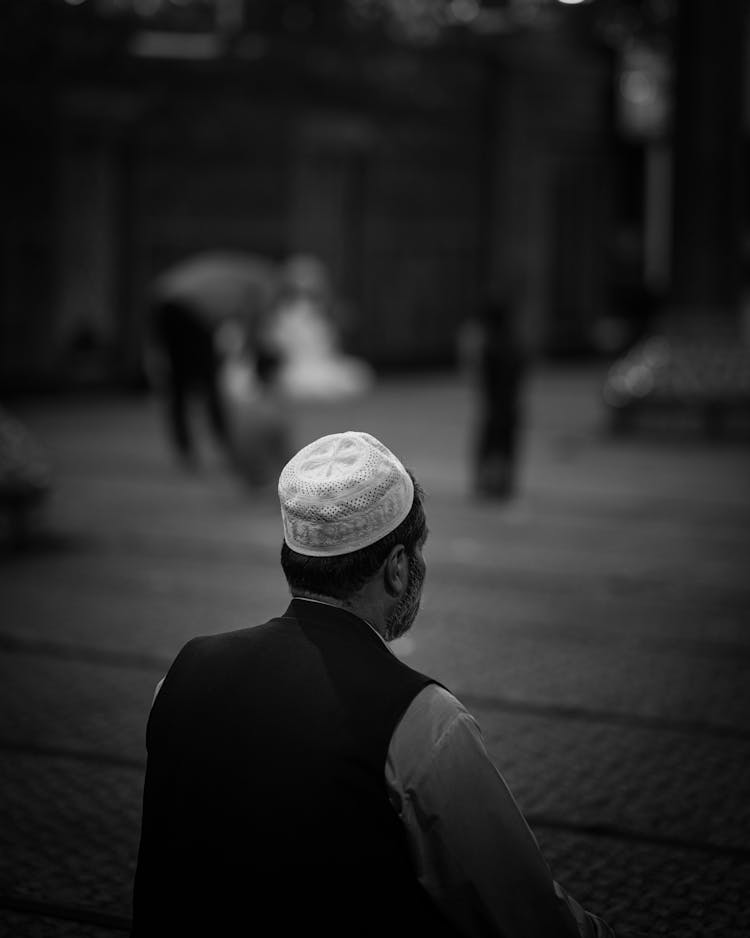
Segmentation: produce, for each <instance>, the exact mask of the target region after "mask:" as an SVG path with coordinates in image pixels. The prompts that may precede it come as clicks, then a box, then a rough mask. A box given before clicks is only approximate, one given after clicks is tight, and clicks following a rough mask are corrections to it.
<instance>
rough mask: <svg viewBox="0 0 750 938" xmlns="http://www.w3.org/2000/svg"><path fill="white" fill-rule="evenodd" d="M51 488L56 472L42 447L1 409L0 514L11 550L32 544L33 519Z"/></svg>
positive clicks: (29, 432) (20, 423)
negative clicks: (0, 514) (2, 516)
mask: <svg viewBox="0 0 750 938" xmlns="http://www.w3.org/2000/svg"><path fill="white" fill-rule="evenodd" d="M51 486H52V471H51V467H50V463H49V459H48V457H47V454H46V453H45V452H44V450H43V448H42V446H41V445H40V443H39V442H38V441H37V439H36V438H35V437H34V435H33V434H32V433H31V431H30V430H29V429H28V428H27V427H26V426H25V425H24V424H23V423H22V422H21V421H20V420H19V419H18V418H17V417H15V416H14V415H13V414H11V413H10V412H9V411H7V410H6V409H5V408H3V407H0V512H2V514H3V515H4V516H5V521H6V523H7V524H6V528H7V535H8V542H9V546H10V548H11V550H19V549H21V548H23V547H26V546H27V545H28V544H29V543H30V540H31V533H32V532H31V527H32V519H33V517H34V515H35V513H36V512H37V510H38V508H39V506H40V505H41V504H42V503H43V502H44V501H45V499H46V498H47V497H48V496H49V494H50V490H51Z"/></svg>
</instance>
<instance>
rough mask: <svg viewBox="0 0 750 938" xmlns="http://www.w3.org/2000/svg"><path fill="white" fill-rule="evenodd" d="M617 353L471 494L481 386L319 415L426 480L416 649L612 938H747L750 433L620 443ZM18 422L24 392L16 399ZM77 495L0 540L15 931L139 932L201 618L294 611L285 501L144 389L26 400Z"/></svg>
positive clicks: (556, 396) (568, 375) (418, 662)
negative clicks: (614, 398)
mask: <svg viewBox="0 0 750 938" xmlns="http://www.w3.org/2000/svg"><path fill="white" fill-rule="evenodd" d="M602 378H603V375H602V373H601V371H600V370H597V369H586V370H584V369H577V370H563V369H557V370H555V369H545V370H542V371H540V372H539V373H537V374H536V375H535V376H534V377H533V379H532V381H531V383H530V386H529V393H528V400H527V431H526V434H525V441H524V450H523V454H522V463H521V470H522V471H521V487H520V491H519V493H518V496H517V497H516V498H515V499H514V500H513V501H512V502H510V503H508V504H503V503H481V502H477V501H475V500H474V499H472V498H471V497H470V495H469V485H468V479H469V476H468V464H467V454H468V452H469V447H470V439H471V430H472V420H473V417H472V398H471V393H470V390H469V389H468V388H467V387H466V386H465V385H463V384H462V383H461V381H460V380H459V379H456V378H453V377H450V376H448V377H440V378H413V379H407V378H404V379H398V380H396V379H391V380H388V381H383V382H382V383H381V385H380V386H379V387H378V389H377V390H376V391H375V392H374V393H373V394H372V395H371V396H370V397H368V398H366V399H364V400H360V401H356V402H348V403H338V404H330V405H315V404H307V405H305V406H304V407H300V408H299V409H298V410H297V411H296V412H295V413H294V414H293V427H294V438H295V442H296V443H298V444H300V445H301V444H302V443H304V442H308V441H309V440H311V439H313V438H315V437H316V436H318V435H320V434H322V433H325V432H330V431H332V430H336V429H348V428H354V429H367V430H369V431H371V432H373V433H375V434H376V435H378V436H381V437H382V439H383V440H384V441H385V442H386V443H388V444H389V445H390V446H391V447H392V448H393V449H395V450H396V451H397V452H399V453H401V454H402V455H403V456H404V458H405V461H406V462H407V464H408V465H410V466H411V467H412V468H414V470H415V471H416V472H417V474H418V475H419V476H420V478H421V479H422V480H423V482H424V483H425V485H426V488H427V491H428V512H429V520H430V529H431V534H430V539H429V541H428V545H427V551H426V557H427V561H428V567H429V569H428V580H427V589H426V594H425V600H424V605H423V612H422V613H421V615H420V619H419V620H418V622H417V625H416V626H415V628H414V630H413V633H412V634H410V635H409V636H407V637H406V638H404V639H402V640H401V641H400V642H399V643H397V645H398V652H399V654H401V655H403V656H404V658H405V660H408V661H409V662H410V663H412V664H414V665H415V666H416V667H418V668H420V669H423V670H426V671H428V672H429V673H432V674H433V675H434V676H435V677H437V678H439V679H440V680H441V681H442V682H443V683H445V684H446V685H447V686H449V687H451V688H452V689H453V690H454V691H455V692H456V693H457V694H458V695H459V696H460V697H461V698H462V699H463V700H464V701H465V702H466V703H467V705H469V707H470V708H471V709H472V710H473V711H474V712H475V713H476V714H477V716H478V718H479V721H480V724H481V725H482V728H483V730H484V733H485V736H486V739H487V742H488V745H489V747H490V749H491V752H492V754H493V757H494V759H495V760H496V762H497V764H498V766H499V767H500V769H501V771H502V772H503V774H504V775H505V777H506V779H507V781H508V783H509V784H510V786H511V789H512V790H513V791H514V793H515V795H516V798H517V800H518V801H519V803H520V805H521V807H522V809H523V810H524V813H525V814H526V816H527V818H528V819H529V822H530V824H531V826H532V827H533V829H534V831H535V833H536V835H537V837H538V839H539V841H540V843H541V845H542V848H543V850H544V853H545V855H546V857H547V860H548V862H549V864H550V866H551V868H552V870H553V873H554V875H555V877H556V878H557V879H558V880H559V881H560V882H561V883H562V884H563V885H564V886H565V887H566V888H567V889H568V890H569V891H570V892H571V893H572V894H573V895H574V896H575V897H576V898H578V899H579V901H580V902H582V903H583V904H584V905H586V906H587V907H589V908H590V909H592V911H596V912H597V913H599V914H601V915H602V916H603V917H605V918H606V919H607V920H608V921H610V922H611V924H612V925H613V926H614V927H615V928H616V930H617V933H618V936H619V938H629V936H630V938H637V936H650V935H674V936H680V938H690V936H704V935H714V934H715V935H721V936H722V938H740V936H744V938H747V936H748V935H750V901H749V899H748V896H750V614H749V613H750V577H749V576H748V570H749V569H750V567H749V566H748V559H749V557H750V550H749V549H748V548H749V547H750V524H749V522H750V446H748V441H747V439H744V440H741V439H740V440H735V441H725V442H723V443H713V444H711V445H709V444H708V443H707V442H706V441H705V440H704V439H703V438H702V437H700V436H699V435H695V434H694V433H693V432H692V431H691V429H690V428H685V429H684V430H683V431H682V432H673V431H672V430H670V428H669V427H668V426H664V427H660V428H655V429H651V430H649V429H648V428H647V429H646V430H644V432H643V433H641V435H639V436H636V437H634V438H632V439H621V438H613V437H611V436H609V435H608V434H607V433H606V432H605V419H604V416H603V412H602V408H601V405H600V400H599V389H600V387H601V382H602ZM17 412H18V408H17ZM20 414H21V416H23V417H24V419H25V420H26V422H27V424H28V425H29V426H30V427H31V429H32V430H33V431H34V432H35V433H36V434H37V435H38V436H39V437H40V438H41V439H42V440H43V441H44V443H45V444H46V445H47V447H48V448H49V450H50V452H51V454H52V456H53V460H54V464H55V468H56V478H57V486H56V492H55V495H54V497H53V499H52V501H51V503H50V505H49V507H48V510H47V512H46V515H45V516H44V517H43V518H42V519H41V524H42V526H41V529H40V532H39V538H38V542H37V544H36V546H35V547H34V548H33V549H28V550H27V551H25V552H23V553H20V554H16V555H11V554H10V553H9V552H8V550H7V549H5V550H4V551H2V552H0V755H1V758H0V935H3V936H6V935H7V936H12V938H16V936H19V938H20V936H34V938H37V936H38V938H42V936H48V935H49V936H52V935H54V936H63V935H66V936H67V935H70V936H76V938H79V936H80V938H88V936H92V938H94V936H96V938H105V936H109V938H112V936H116V935H117V934H122V933H123V932H125V931H126V930H127V921H128V914H129V901H130V887H131V878H132V873H133V866H134V861H135V854H136V848H137V839H138V827H139V814H140V796H141V786H142V780H143V764H144V742H143V739H144V727H145V721H146V717H147V713H148V707H149V703H150V700H151V696H152V693H153V688H154V685H155V683H156V681H157V680H158V679H159V677H160V676H161V675H162V674H163V672H164V670H165V668H166V667H167V665H168V663H169V661H170V659H171V658H172V657H173V655H174V654H175V653H176V652H177V650H178V649H179V648H180V646H181V645H182V644H183V643H184V642H185V641H186V640H187V639H188V638H189V637H190V636H192V635H194V634H198V633H205V632H213V631H220V630H224V629H229V628H237V627H241V626H243V625H245V624H250V623H253V622H257V621H260V620H262V619H264V618H267V617H269V616H271V615H273V614H275V613H276V612H278V610H279V609H280V608H281V606H282V604H283V603H284V602H285V595H286V593H285V585H284V583H283V579H282V576H281V572H280V570H279V568H278V545H279V543H280V527H279V518H278V509H277V506H276V503H275V500H274V492H273V491H272V490H267V491H261V492H249V491H247V490H246V489H244V488H243V487H242V486H241V485H240V484H239V483H238V482H237V481H236V480H235V479H234V478H232V477H231V476H230V475H229V474H227V473H226V472H225V471H224V469H223V467H222V466H221V464H220V462H219V461H218V458H217V457H216V456H215V455H214V454H211V453H210V452H209V451H206V456H207V459H206V461H205V464H204V467H203V469H202V470H201V471H200V472H197V473H195V474H193V475H186V474H184V473H182V472H180V471H178V470H177V469H176V468H175V467H174V466H173V465H172V463H171V460H170V457H169V454H168V452H167V450H166V447H165V445H164V442H163V440H162V436H161V426H160V423H159V418H158V414H157V412H156V408H155V403H154V402H153V401H152V400H150V399H148V398H140V397H135V398H127V397H119V398H111V399H106V400H104V399H94V400H92V399H84V398H75V399H69V400H62V401H59V402H56V403H54V404H53V403H52V402H50V401H37V402H34V403H32V402H27V403H26V404H25V406H24V407H23V408H22V409H21V411H20Z"/></svg>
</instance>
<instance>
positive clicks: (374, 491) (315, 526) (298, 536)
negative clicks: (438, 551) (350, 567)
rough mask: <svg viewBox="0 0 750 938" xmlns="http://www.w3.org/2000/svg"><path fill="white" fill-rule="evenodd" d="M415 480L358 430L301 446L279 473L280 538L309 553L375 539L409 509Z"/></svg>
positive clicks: (328, 553)
mask: <svg viewBox="0 0 750 938" xmlns="http://www.w3.org/2000/svg"><path fill="white" fill-rule="evenodd" d="M413 501H414V484H413V483H412V480H411V476H410V475H409V473H408V472H407V471H406V469H405V468H404V466H403V464H402V463H401V461H400V460H399V459H398V458H397V457H396V456H394V454H393V453H392V452H391V451H390V450H389V449H388V448H387V447H386V446H384V445H383V444H382V443H381V442H380V440H377V439H375V437H374V436H371V435H370V434H369V433H363V432H361V431H359V430H346V431H345V432H343V433H330V434H328V435H327V436H323V437H321V438H320V439H318V440H315V441H314V442H312V443H309V444H308V445H307V446H305V447H303V448H302V449H301V450H300V451H299V452H298V453H297V454H296V455H295V456H293V457H292V458H291V459H290V460H289V462H288V463H287V464H286V466H284V468H283V469H282V471H281V476H280V477H279V502H280V504H281V518H282V522H283V526H284V540H285V541H286V543H287V545H288V546H289V547H290V548H291V549H292V550H294V551H297V553H300V554H305V555H306V556H308V557H335V556H338V555H341V554H349V553H352V552H353V551H355V550H360V549H361V548H362V547H368V546H369V545H370V544H374V543H375V542H376V541H379V540H380V539H381V538H382V537H385V536H386V535H387V534H390V533H391V531H393V530H395V528H397V527H398V526H399V524H401V522H402V521H403V520H404V518H406V516H407V515H408V514H409V510H410V509H411V506H412V503H413Z"/></svg>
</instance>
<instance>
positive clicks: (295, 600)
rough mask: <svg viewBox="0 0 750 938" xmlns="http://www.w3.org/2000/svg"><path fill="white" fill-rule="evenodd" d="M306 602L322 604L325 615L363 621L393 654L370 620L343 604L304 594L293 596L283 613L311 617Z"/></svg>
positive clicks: (314, 604) (315, 604)
mask: <svg viewBox="0 0 750 938" xmlns="http://www.w3.org/2000/svg"><path fill="white" fill-rule="evenodd" d="M308 603H309V604H310V606H323V607H324V608H325V609H326V616H327V617H330V616H333V617H334V618H336V619H339V620H341V621H344V619H354V620H356V621H357V622H363V623H364V624H365V625H366V626H367V628H368V629H369V630H370V631H371V632H372V633H373V635H376V636H377V638H378V641H379V642H380V644H381V645H382V646H383V648H385V649H386V651H388V653H389V654H391V655H393V654H395V652H394V651H392V650H391V647H390V645H389V644H388V643H387V642H386V640H385V639H384V638H383V636H382V635H381V634H380V632H378V630H377V629H376V628H375V626H374V625H373V624H372V622H370V621H369V620H368V619H364V618H362V616H358V615H357V613H356V612H352V611H351V610H350V609H345V608H344V607H343V606H337V605H335V604H334V603H327V602H325V600H323V599H308V598H307V597H306V596H304V597H303V596H293V597H292V601H291V603H290V604H289V608H288V609H287V611H286V612H285V615H286V616H299V617H300V618H305V616H306V615H307V617H309V618H313V617H314V610H312V609H311V608H310V607H307V608H306V606H307V604H308ZM311 612H313V615H312V616H311V615H310V613H311Z"/></svg>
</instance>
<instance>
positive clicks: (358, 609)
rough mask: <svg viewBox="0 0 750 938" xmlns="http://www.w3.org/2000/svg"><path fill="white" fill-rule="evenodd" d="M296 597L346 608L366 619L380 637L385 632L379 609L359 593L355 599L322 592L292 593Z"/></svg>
mask: <svg viewBox="0 0 750 938" xmlns="http://www.w3.org/2000/svg"><path fill="white" fill-rule="evenodd" d="M292 597H293V598H294V599H302V600H306V601H307V602H312V603H321V604H322V605H324V606H334V607H335V608H337V609H346V611H347V612H351V613H352V614H353V615H355V616H357V618H359V619H362V620H364V621H365V622H366V623H367V624H368V625H369V626H370V628H372V629H374V630H375V631H376V632H377V633H378V635H380V637H381V638H382V637H383V632H382V631H381V627H380V624H379V623H380V618H381V617H380V616H379V615H378V614H377V613H378V611H377V609H375V608H373V607H372V605H371V604H369V603H367V602H364V601H362V599H361V597H360V596H359V595H357V596H356V597H354V598H353V599H339V598H338V597H336V596H324V595H323V594H322V593H310V592H304V593H292Z"/></svg>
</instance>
